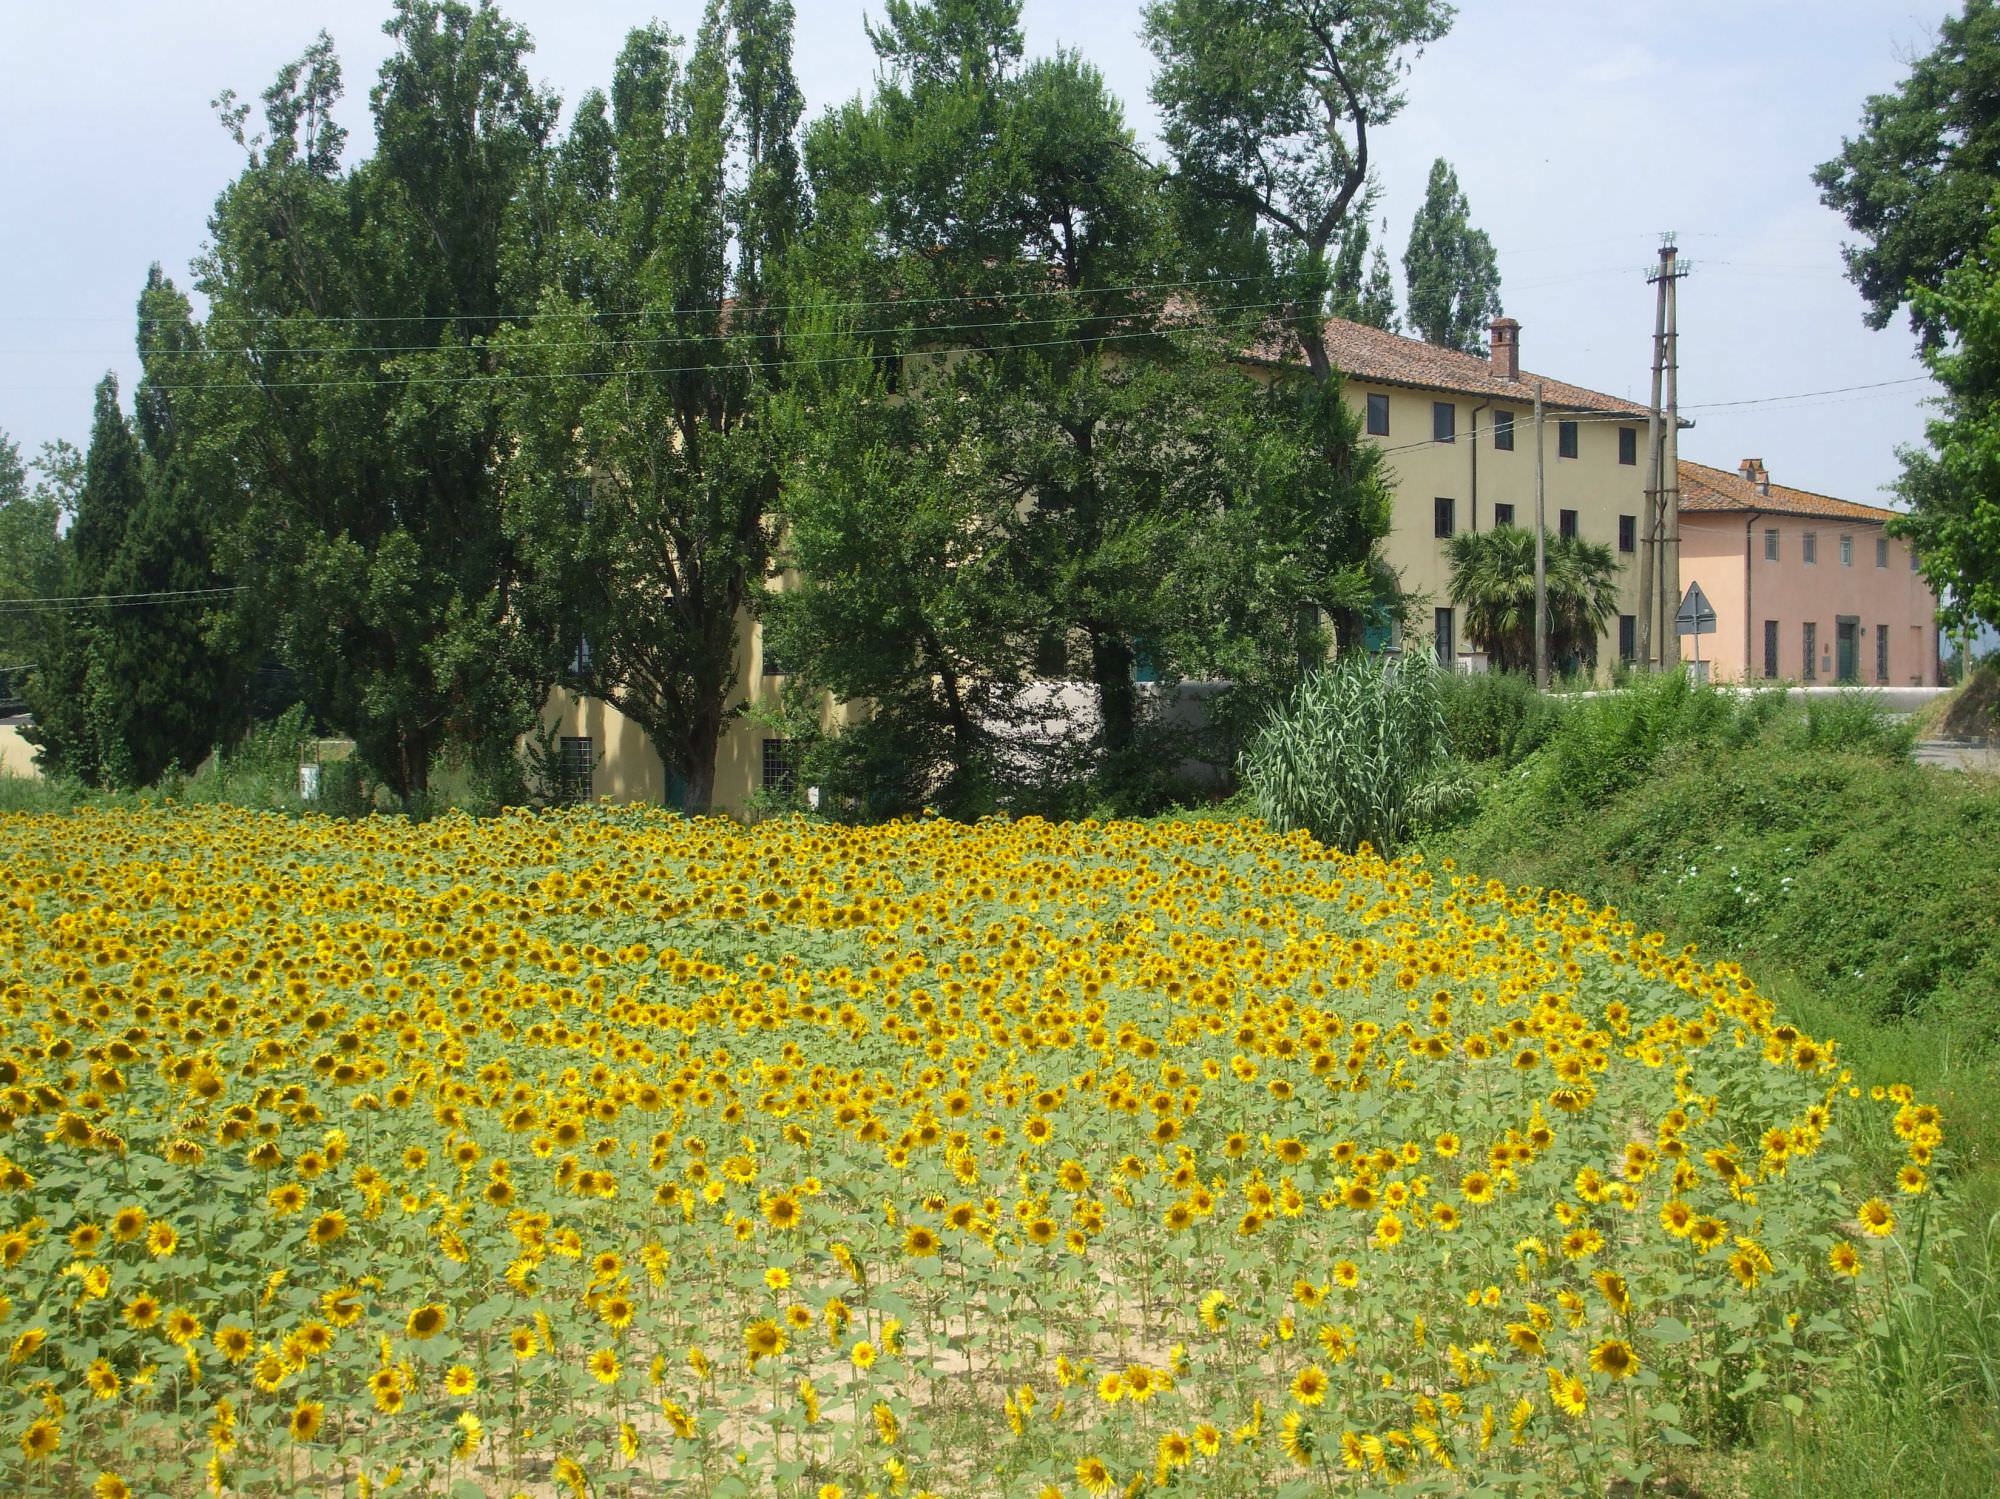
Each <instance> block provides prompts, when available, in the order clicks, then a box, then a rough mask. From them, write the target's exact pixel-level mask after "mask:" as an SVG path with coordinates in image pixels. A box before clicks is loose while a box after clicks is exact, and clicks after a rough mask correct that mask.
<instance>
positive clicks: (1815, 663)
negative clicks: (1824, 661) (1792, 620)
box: [1799, 620, 1819, 682]
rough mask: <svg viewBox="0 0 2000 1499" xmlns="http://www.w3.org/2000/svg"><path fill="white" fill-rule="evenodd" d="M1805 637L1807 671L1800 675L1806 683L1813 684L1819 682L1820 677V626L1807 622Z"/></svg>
mask: <svg viewBox="0 0 2000 1499" xmlns="http://www.w3.org/2000/svg"><path fill="white" fill-rule="evenodd" d="M1805 637H1806V669H1805V670H1804V671H1802V672H1800V673H1799V675H1800V676H1801V677H1802V678H1804V679H1805V680H1806V681H1808V682H1811V681H1815V680H1817V679H1818V677H1819V626H1818V625H1816V624H1814V623H1813V622H1812V621H1811V620H1807V621H1806V630H1805Z"/></svg>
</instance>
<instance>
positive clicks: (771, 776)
mask: <svg viewBox="0 0 2000 1499" xmlns="http://www.w3.org/2000/svg"><path fill="white" fill-rule="evenodd" d="M798 778H799V768H798V764H797V762H796V761H795V760H794V759H793V757H792V747H791V745H790V744H788V743H787V742H786V741H784V740H782V739H766V740H765V741H764V789H765V790H766V791H771V792H776V793H779V794H780V795H784V796H789V795H791V793H792V788H793V787H794V786H796V785H797V784H798Z"/></svg>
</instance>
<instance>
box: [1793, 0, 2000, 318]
mask: <svg viewBox="0 0 2000 1499" xmlns="http://www.w3.org/2000/svg"><path fill="white" fill-rule="evenodd" d="M1813 181H1814V182H1815V183H1817V184H1818V185H1819V188H1820V194H1821V199H1822V201H1824V202H1825V203H1826V205H1827V206H1828V207H1829V208H1832V209H1834V210H1836V211H1837V212H1839V213H1840V214H1841V215H1843V216H1844V217H1845V218H1846V219H1847V222H1848V224H1849V225H1850V226H1852V228H1853V229H1854V232H1855V233H1856V234H1858V235H1859V236H1861V243H1859V244H1854V245H1850V246H1848V247H1847V249H1846V251H1845V254H1846V258H1847V270H1848V275H1849V276H1850V277H1851V278H1852V280H1853V281H1854V283H1855V285H1857V286H1858V287H1859V288H1860V289H1861V295H1862V297H1863V298H1864V299H1865V300H1866V302H1867V304H1868V312H1867V318H1868V323H1869V326H1871V327H1875V328H1881V327H1885V326H1887V324H1888V322H1889V319H1890V318H1892V317H1894V316H1895V314H1896V310H1897V309H1898V308H1899V307H1902V306H1904V305H1905V304H1906V303H1908V304H1910V322H1911V326H1912V327H1913V328H1914V329H1915V330H1916V332H1917V333H1918V334H1919V336H1920V337H1921V338H1922V339H1923V341H1924V342H1925V343H1926V344H1927V345H1929V344H1935V343H1937V342H1938V341H1940V340H1941V339H1942V338H1943V337H1944V336H1945V334H1946V325H1945V323H1944V322H1943V320H1942V319H1943V308H1942V306H1941V305H1939V304H1929V306H1928V310H1927V308H1926V305H1925V304H1923V303H1921V302H1913V301H1912V297H1911V293H1912V290H1913V289H1915V288H1924V289H1927V290H1932V291H1936V290H1938V289H1940V288H1941V287H1942V286H1943V285H1944V281H1945V278H1946V277H1947V276H1948V275H1949V274H1950V273H1951V271H1952V270H1953V269H1954V268H1955V267H1957V266H1959V265H1961V264H1963V263H1964V262H1965V261H1966V260H1967V259H1968V258H1970V257H1972V256H1973V255H1975V254H1976V253H1977V252H1978V250H1979V248H1980V246H1981V245H1982V244H1984V242H1985V240H1986V234H1987V229H1988V227H1989V225H1990V224H1991V223H1992V222H1993V212H1994V210H1993V204H1994V192H1995V189H1996V188H1997V187H2000V6H1996V5H1995V4H1994V3H1993V0H1965V5H1964V9H1963V10H1962V11H1961V12H1960V13H1959V14H1958V15H1956V16H1952V17H1949V18H1947V19H1946V20H1945V22H1944V24H1943V25H1942V27H1941V28H1940V29H1939V36H1938V44H1937V46H1936V47H1934V48H1933V49H1932V50H1931V51H1930V52H1928V53H1926V54H1924V55H1923V56H1922V57H1919V58H1917V59H1916V60H1915V61H1914V62H1913V63H1912V64H1911V66H1910V71H1909V74H1908V76H1907V77H1905V78H1904V79H1903V81H1902V82H1901V83H1900V84H1899V85H1897V87H1896V88H1895V89H1893V90H1892V91H1890V92H1888V93H1885V94H1876V95H1874V96H1872V97H1871V98H1869V100H1868V101H1867V103H1866V105H1865V106H1864V107H1863V109H1862V115H1861V133H1860V134H1859V135H1857V136H1854V137H1853V138H1851V139H1847V140H1843V141H1842V142H1841V148H1840V154H1839V155H1838V156H1835V157H1834V158H1833V159H1831V160H1830V161H1827V162H1824V163H1822V164H1821V165H1820V166H1819V167H1818V168H1817V169H1816V170H1815V171H1814V173H1813Z"/></svg>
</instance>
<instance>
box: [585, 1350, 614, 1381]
mask: <svg viewBox="0 0 2000 1499" xmlns="http://www.w3.org/2000/svg"><path fill="white" fill-rule="evenodd" d="M618 1370H619V1363H618V1354H617V1352H616V1351H615V1350H613V1349H610V1348H600V1349H598V1350H597V1351H596V1352H595V1353H593V1354H591V1356H590V1377H591V1378H592V1379H595V1380H596V1381H597V1382H598V1383H599V1384H606V1385H608V1384H616V1383H618Z"/></svg>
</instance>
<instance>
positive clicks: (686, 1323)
mask: <svg viewBox="0 0 2000 1499" xmlns="http://www.w3.org/2000/svg"><path fill="white" fill-rule="evenodd" d="M0 836H4V845H0V846H4V848H5V849H6V858H5V863H4V866H0V996H4V999H5V1015H4V1020H0V1027H3V1028H0V1126H4V1129H0V1360H4V1365H3V1366H0V1379H4V1385H5V1407H4V1409H0V1439H4V1442H5V1447H4V1453H0V1491H4V1492H6V1493H8V1494H21V1495H37V1494H39V1495H83V1494H94V1495H96V1496H98V1499H120V1496H125V1495H128V1494H129V1495H183V1494H193V1493H199V1492H203V1491H207V1492H212V1493H216V1494H238V1493H242V1494H271V1495H279V1494H283V1495H293V1494H312V1495H320V1494H324V1495H329V1496H330V1495H334V1494H359V1495H381V1494H439V1495H451V1496H468V1499H469V1496H475V1495H497V1496H509V1495H514V1494H517V1493H520V1494H529V1495H535V1496H544V1495H552V1496H578V1499H581V1496H586V1495H625V1494H631V1495H650V1494H689V1495H702V1496H710V1495H717V1496H719V1495H748V1494H753V1493H754V1494H775V1495H780V1496H799V1499H862V1496H864V1495H872V1496H889V1495H911V1496H994V1499H1002V1496H1006V1499H1012V1496H1021V1499H1053V1496H1069V1499H1078V1496H1085V1495H1087V1496H1091V1499H1100V1496H1103V1495H1107V1494H1111V1493H1114V1492H1117V1493H1122V1494H1125V1495H1138V1494H1141V1493H1145V1492H1148V1491H1151V1490H1154V1489H1160V1490H1180V1491H1182V1492H1187V1493H1200V1494H1245V1495H1247V1494H1283V1495H1307V1494H1312V1493H1318V1492H1326V1493H1334V1494H1339V1493H1372V1492H1379V1491H1384V1490H1387V1489H1390V1488H1400V1489H1401V1491H1402V1492H1406V1493H1498V1492H1506V1493H1564V1492H1569V1493H1596V1494H1602V1493H1604V1492H1605V1491H1606V1488H1607V1486H1608V1485H1611V1484H1613V1483H1614V1482H1616V1481H1618V1480H1620V1479H1623V1480H1625V1481H1627V1482H1634V1481H1637V1482H1643V1481H1644V1479H1645V1477H1646V1476H1647V1475H1648V1474H1652V1473H1660V1472H1662V1471H1667V1470H1673V1469H1674V1468H1675V1467H1676V1466H1677V1465H1678V1464H1679V1463H1680V1462H1682V1460H1683V1459H1684V1456H1685V1453H1686V1450H1687V1449H1690V1448H1697V1447H1710V1446H1716V1445H1721V1444H1725V1443H1727V1442H1730V1441H1733V1440H1739V1439H1740V1438H1741V1436H1742V1435H1743V1433H1744V1431H1745V1429H1746V1426H1747V1423H1749V1422H1750V1421H1751V1420H1752V1418H1753V1414H1754V1413H1756V1412H1758V1411H1761V1410H1764V1409H1767V1408H1768V1409H1772V1410H1775V1409H1777V1408H1778V1407H1779V1406H1781V1405H1782V1407H1783V1408H1784V1409H1785V1410H1788V1411H1791V1412H1793V1413H1795V1414H1796V1413H1797V1412H1798V1411H1800V1410H1802V1409H1803V1408H1804V1405H1805V1403H1806V1402H1809V1401H1810V1400H1811V1399H1812V1398H1813V1394H1814V1391H1815V1388H1816V1387H1819V1386H1822V1385H1824V1383H1825V1382H1826V1380H1827V1379H1828V1378H1829V1377H1830V1376H1831V1375H1832V1374H1833V1373H1834V1372H1835V1370H1836V1369H1837V1367H1838V1366H1840V1365H1842V1364H1843V1362H1844V1361H1846V1360H1849V1359H1851V1358H1853V1357H1855V1356H1856V1353H1857V1345H1858V1343H1859V1341H1860V1340H1861V1339H1862V1338H1864V1337H1865V1336H1866V1328H1867V1324H1868V1322H1869V1320H1870V1319H1871V1318H1872V1317H1874V1316H1875V1315H1877V1312H1878V1309H1879V1307H1880V1306H1881V1304H1882V1302H1883V1299H1884V1297H1885V1296H1887V1295H1889V1294H1892V1293H1893V1289H1894V1287H1895V1286H1896V1285H1898V1284H1899V1283H1900V1281H1901V1278H1902V1275H1903V1272H1902V1270H1901V1269H1900V1265H1901V1256H1902V1245H1903V1244H1904V1242H1905V1240H1907V1239H1911V1238H1914V1237H1916V1236H1920V1235H1921V1234H1922V1232H1923V1223H1924V1217H1925V1213H1926V1210H1927V1207H1928V1204H1929V1201H1930V1196H1929V1193H1930V1188H1931V1180H1930V1178H1931V1175H1932V1173H1933V1172H1934V1170H1935V1169H1936V1166H1937V1162H1936V1160H1935V1159H1934V1158H1935V1156H1936V1155H1937V1153H1938V1152H1939V1151H1940V1149H1941V1147H1942V1128H1941V1125H1940V1121H1939V1119H1938V1116H1937V1111H1936V1110H1935V1109H1934V1108H1932V1107H1931V1106H1929V1105H1927V1104H1926V1103H1924V1102H1923V1101H1921V1100H1918V1099H1915V1098H1912V1097H1911V1096H1910V1095H1909V1093H1908V1092H1907V1090H1904V1089H1896V1088H1891V1089H1887V1090H1873V1091H1870V1090H1864V1089H1861V1088H1859V1087H1857V1086H1855V1085H1854V1084H1853V1083H1852V1082H1851V1081H1850V1079H1849V1077H1848V1075H1847V1073H1846V1072H1845V1071H1843V1069H1842V1065H1841V1061H1840V1056H1839V1053H1838V1051H1837V1049H1836V1047H1835V1044H1834V1043H1833V1042H1832V1041H1830V1040H1826V1039H1822V1038H1815V1037H1811V1036H1807V1035H1804V1034H1801V1033H1800V1032H1799V1031H1797V1030H1796V1029H1794V1028H1793V1027H1791V1026H1788V1025H1786V1024H1785V1023H1783V1021H1782V1020H1781V1018H1780V1017H1779V1016H1778V1015H1776V1014H1775V1013H1773V1009H1772V1006H1771V1005H1770V1003H1769V1002H1768V1001H1767V1000H1765V999H1764V998H1762V997H1761V996H1760V995H1759V994H1758V993H1757V992H1756V990H1755V988H1754V987H1753V986H1752V985H1751V984H1750V983H1749V982H1748V981H1747V980H1746V979H1745V978H1744V976H1743V974H1742V972H1741V971H1740V969H1738V968H1737V967H1736V966H1734V965H1732V964H1730V963H1727V962H1722V963H1705V962H1701V961H1698V960H1697V959H1696V958H1695V956H1694V955H1693V954H1692V953H1688V952H1675V951H1669V950H1666V949H1665V948H1664V946H1663V944H1662V943H1661V941H1660V939H1659V938H1658V937H1657V936H1649V935H1646V934H1644V933H1640V932H1637V931H1635V930H1634V928H1633V927H1632V925H1631V924H1630V923H1627V922H1625V921H1622V920H1621V919H1620V917H1619V916H1618V914H1617V913H1616V912H1615V911H1612V910H1599V909H1592V908H1590V907H1589V906H1587V905H1586V904H1584V903H1583V902H1581V901H1578V900H1574V899H1571V898H1569V897H1566V896H1560V895H1554V894H1545V893H1543V892H1539V891H1532V892H1531V891H1525V890H1524V891H1511V890H1508V889H1505V888H1503V887H1501V886H1499V885H1497V884H1493V883H1489V882H1487V881H1485V880H1482V879H1478V878H1474V877H1470V876H1468V875H1465V874H1463V873H1460V872H1457V871H1454V870H1452V869H1450V868H1448V867H1439V868H1432V867H1428V866H1426V865H1424V864H1422V863H1421V862H1417V861H1408V862H1399V863H1392V862H1384V861H1382V860H1380V859H1377V858H1375V857H1373V856H1370V855H1368V854H1366V853H1365V852H1364V853H1363V854H1362V855H1361V856H1359V857H1352V858H1350V857H1347V856H1343V855H1339V854H1335V853H1332V852H1329V851H1327V850H1325V849H1323V848H1321V847H1320V846H1319V845H1317V844H1315V843H1313V842H1312V841H1310V840H1309V839H1308V838H1306V837H1305V836H1304V835H1293V836H1289V837H1278V836H1276V835H1273V834H1271V833H1269V832H1267V831H1265V830H1264V829H1263V828H1262V827H1260V826H1259V825H1257V824H1255V823H1219V822H1193V823H1175V822H1161V823H1148V824H1139V823H1113V824H1109V825H1102V824H1096V823H1089V822H1083V823H1075V824H1051V823H1043V822H1038V821H1020V822H1007V821H988V822H982V823H979V824H976V825H972V826H962V825H954V824H948V823H942V822H937V821H924V822H904V823H896V824H890V825H886V826H880V827H869V828H845V827H834V826H826V825H820V824H815V823H808V822H803V821H798V820H781V821H773V822H766V823H763V824H760V825H758V826H755V827H751V828H745V827H742V826H738V825H736V824H733V823H729V822H724V821H721V820H701V821H687V820H683V819H680V818H677V817H673V816H669V815H666V814H662V813H657V812H647V811H612V810H609V809H585V810H578V811H572V812H568V813H561V814H543V815H530V814H525V813H523V814H515V815H508V816H503V817H500V818H497V819H490V820H484V821H475V820H472V819H469V818H465V817H462V816H457V815H454V816H451V817H446V818H443V819H440V820H437V821H433V822H429V823H425V824H421V825H413V824H410V823H407V822H405V821H402V820H400V819H390V818H371V819H367V820H363V821H338V820H331V819H320V818H305V819H302V820H301V819H287V818H282V817H278V816H271V815H258V814H252V813H245V812H239V811H232V810H226V809H201V810H185V809H176V808H172V807H167V808H158V807H155V808H142V809H137V810H134V809H116V808H95V809H85V810H81V811H79V812H77V813H76V814H74V815H69V816H50V817H18V818H11V819H6V820H4V822H0ZM1884 1142H1891V1143H1893V1144H1894V1146H1895V1149H1896V1155H1895V1156H1894V1157H1893V1158H1894V1159H1897V1160H1900V1161H1902V1162H1903V1164H1902V1166H1901V1169H1900V1171H1899V1172H1898V1173H1897V1174H1896V1175H1894V1176H1892V1177H1888V1178H1886V1179H1884V1180H1882V1181H1880V1182H1875V1183H1872V1184H1865V1185H1864V1187H1863V1189H1862V1190H1860V1191H1856V1190H1855V1189H1854V1188H1853V1186H1852V1182H1853V1179H1854V1170H1855V1167H1854V1161H1855V1160H1856V1158H1857V1156H1858V1155H1859V1154H1861V1153H1862V1147H1864V1146H1865V1147H1867V1152H1866V1153H1867V1155H1868V1156H1869V1158H1877V1153H1878V1152H1877V1148H1878V1147H1879V1146H1880V1145H1882V1144H1883V1143H1884Z"/></svg>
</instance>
